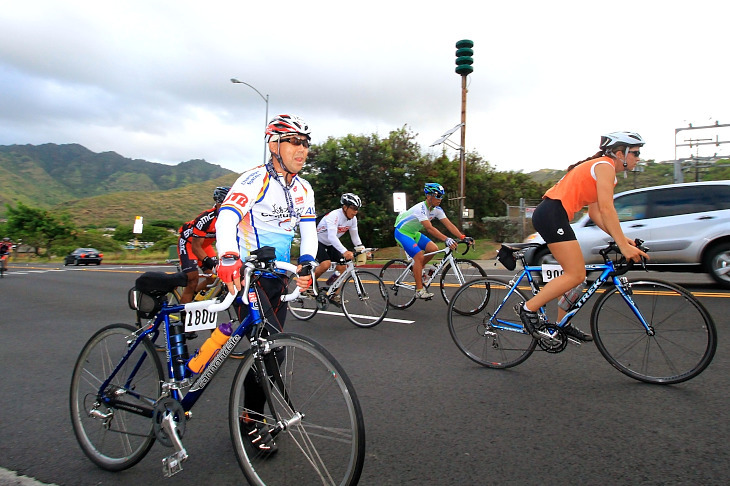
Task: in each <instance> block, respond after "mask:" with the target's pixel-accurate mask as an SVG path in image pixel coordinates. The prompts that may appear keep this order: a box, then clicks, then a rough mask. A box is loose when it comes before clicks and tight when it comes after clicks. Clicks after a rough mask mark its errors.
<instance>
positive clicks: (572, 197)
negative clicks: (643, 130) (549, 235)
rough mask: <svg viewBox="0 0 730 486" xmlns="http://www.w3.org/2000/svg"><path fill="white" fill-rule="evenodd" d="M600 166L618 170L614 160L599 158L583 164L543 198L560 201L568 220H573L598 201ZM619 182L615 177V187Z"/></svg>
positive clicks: (566, 175)
mask: <svg viewBox="0 0 730 486" xmlns="http://www.w3.org/2000/svg"><path fill="white" fill-rule="evenodd" d="M598 164H609V165H610V166H611V167H613V168H614V170H615V168H616V165H615V164H614V160H613V159H612V158H610V157H599V158H597V159H592V160H588V161H586V162H583V163H582V164H580V165H579V166H578V167H575V168H574V169H573V170H571V171H569V172H568V173H567V174H565V175H564V176H563V178H562V179H560V180H559V181H558V182H557V183H555V185H554V186H553V187H551V188H550V189H548V190H547V192H546V193H545V195H544V196H543V198H546V197H548V198H550V199H557V200H559V201H560V202H561V203H562V204H563V208H565V212H566V213H567V214H568V220H572V219H573V217H574V216H575V213H577V212H578V211H580V210H581V209H583V208H584V207H586V206H588V205H589V204H592V203H594V202H596V201H598V191H597V188H596V166H597V165H598ZM617 182H618V181H617V180H616V178H615V177H614V179H613V185H614V186H615V185H616V183H617Z"/></svg>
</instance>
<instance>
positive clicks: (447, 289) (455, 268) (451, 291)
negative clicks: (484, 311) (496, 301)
mask: <svg viewBox="0 0 730 486" xmlns="http://www.w3.org/2000/svg"><path fill="white" fill-rule="evenodd" d="M486 276H487V272H485V271H484V269H483V268H482V267H480V266H479V264H478V263H476V262H474V261H472V260H462V259H459V258H456V259H454V265H451V264H450V263H449V264H448V265H446V266H445V267H444V269H443V271H442V272H441V281H440V287H441V296H442V297H443V298H444V302H446V303H447V304H448V303H449V302H451V300H452V299H453V297H454V295H455V294H456V291H457V290H459V287H461V286H462V285H464V284H465V283H467V282H471V281H472V280H477V279H479V278H484V277H486ZM485 304H486V302H485ZM454 310H455V311H456V312H459V313H461V312H478V311H479V307H475V308H473V309H461V308H460V307H458V306H457V307H454Z"/></svg>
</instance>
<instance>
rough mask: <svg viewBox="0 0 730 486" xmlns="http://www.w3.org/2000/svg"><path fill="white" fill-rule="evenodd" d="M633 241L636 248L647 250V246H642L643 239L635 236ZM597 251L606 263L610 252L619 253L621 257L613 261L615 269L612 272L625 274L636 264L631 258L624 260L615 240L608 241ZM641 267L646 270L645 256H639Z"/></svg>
mask: <svg viewBox="0 0 730 486" xmlns="http://www.w3.org/2000/svg"><path fill="white" fill-rule="evenodd" d="M634 243H636V248H638V249H639V250H641V251H643V252H644V253H646V252H648V251H649V248H647V247H646V246H644V240H642V239H640V238H636V239H635V240H634ZM598 253H599V254H600V255H601V256H602V257H603V261H604V263H608V261H609V260H610V258H609V254H610V253H618V254H619V255H621V258H619V259H618V260H617V261H616V262H614V268H615V269H616V270H615V272H614V273H615V274H616V275H623V274H625V273H626V272H628V271H629V270H631V268H632V267H633V266H634V265H635V264H636V263H635V262H634V261H633V260H626V257H625V256H623V254H622V253H621V250H619V247H618V245H617V244H616V242H615V241H609V242H608V245H607V246H606V247H605V248H602V249H601V250H599V251H598ZM641 268H642V269H643V270H646V258H644V257H641Z"/></svg>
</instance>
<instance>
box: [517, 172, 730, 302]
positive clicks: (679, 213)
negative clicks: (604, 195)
mask: <svg viewBox="0 0 730 486" xmlns="http://www.w3.org/2000/svg"><path fill="white" fill-rule="evenodd" d="M614 206H615V207H616V211H617V212H618V217H619V221H621V229H622V230H623V232H624V234H625V235H626V236H627V237H629V238H641V239H642V240H644V241H645V242H646V243H645V244H646V246H647V247H649V256H650V257H651V259H650V260H649V265H648V267H649V268H651V269H654V270H668V271H683V272H686V271H690V272H706V273H709V274H710V275H711V276H712V277H713V278H714V279H715V280H716V281H717V282H718V283H719V284H721V285H722V286H723V287H727V288H730V181H713V182H692V183H686V184H670V185H666V186H656V187H645V188H642V189H634V190H632V191H626V192H622V193H619V194H616V195H615V196H614ZM571 226H572V227H573V230H574V231H575V235H576V237H577V238H578V242H579V243H580V247H581V250H582V252H583V257H584V258H585V260H586V263H600V262H602V259H601V256H600V255H599V254H598V250H599V249H601V248H602V247H604V246H605V245H606V243H607V242H608V241H610V240H611V237H610V236H609V235H608V234H606V233H604V232H603V230H601V229H600V228H599V227H598V226H596V225H595V224H594V223H593V221H591V219H590V218H589V217H588V214H585V215H584V216H583V217H582V218H580V219H579V220H578V221H577V222H576V223H573V224H572V225H571ZM525 241H527V242H534V243H543V244H542V245H541V246H539V247H538V248H535V249H531V251H530V252H528V253H527V254H526V257H527V262H528V264H530V265H541V264H542V263H554V262H555V260H554V259H553V256H552V254H551V253H550V250H548V248H547V245H545V244H544V243H545V242H544V240H543V239H542V238H541V237H540V235H539V234H537V233H533V234H532V235H530V236H528V237H527V239H526V240H525Z"/></svg>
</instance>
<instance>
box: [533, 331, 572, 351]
mask: <svg viewBox="0 0 730 486" xmlns="http://www.w3.org/2000/svg"><path fill="white" fill-rule="evenodd" d="M539 331H540V333H541V334H550V337H541V338H540V339H538V340H537V344H538V345H539V346H540V348H541V349H542V350H543V351H546V352H548V353H552V354H555V353H560V352H561V351H563V350H564V349H565V348H566V346H568V337H567V336H566V335H565V333H564V332H563V330H562V329H560V328H559V327H557V326H554V325H553V324H545V325H543V326H541V327H540V329H539Z"/></svg>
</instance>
